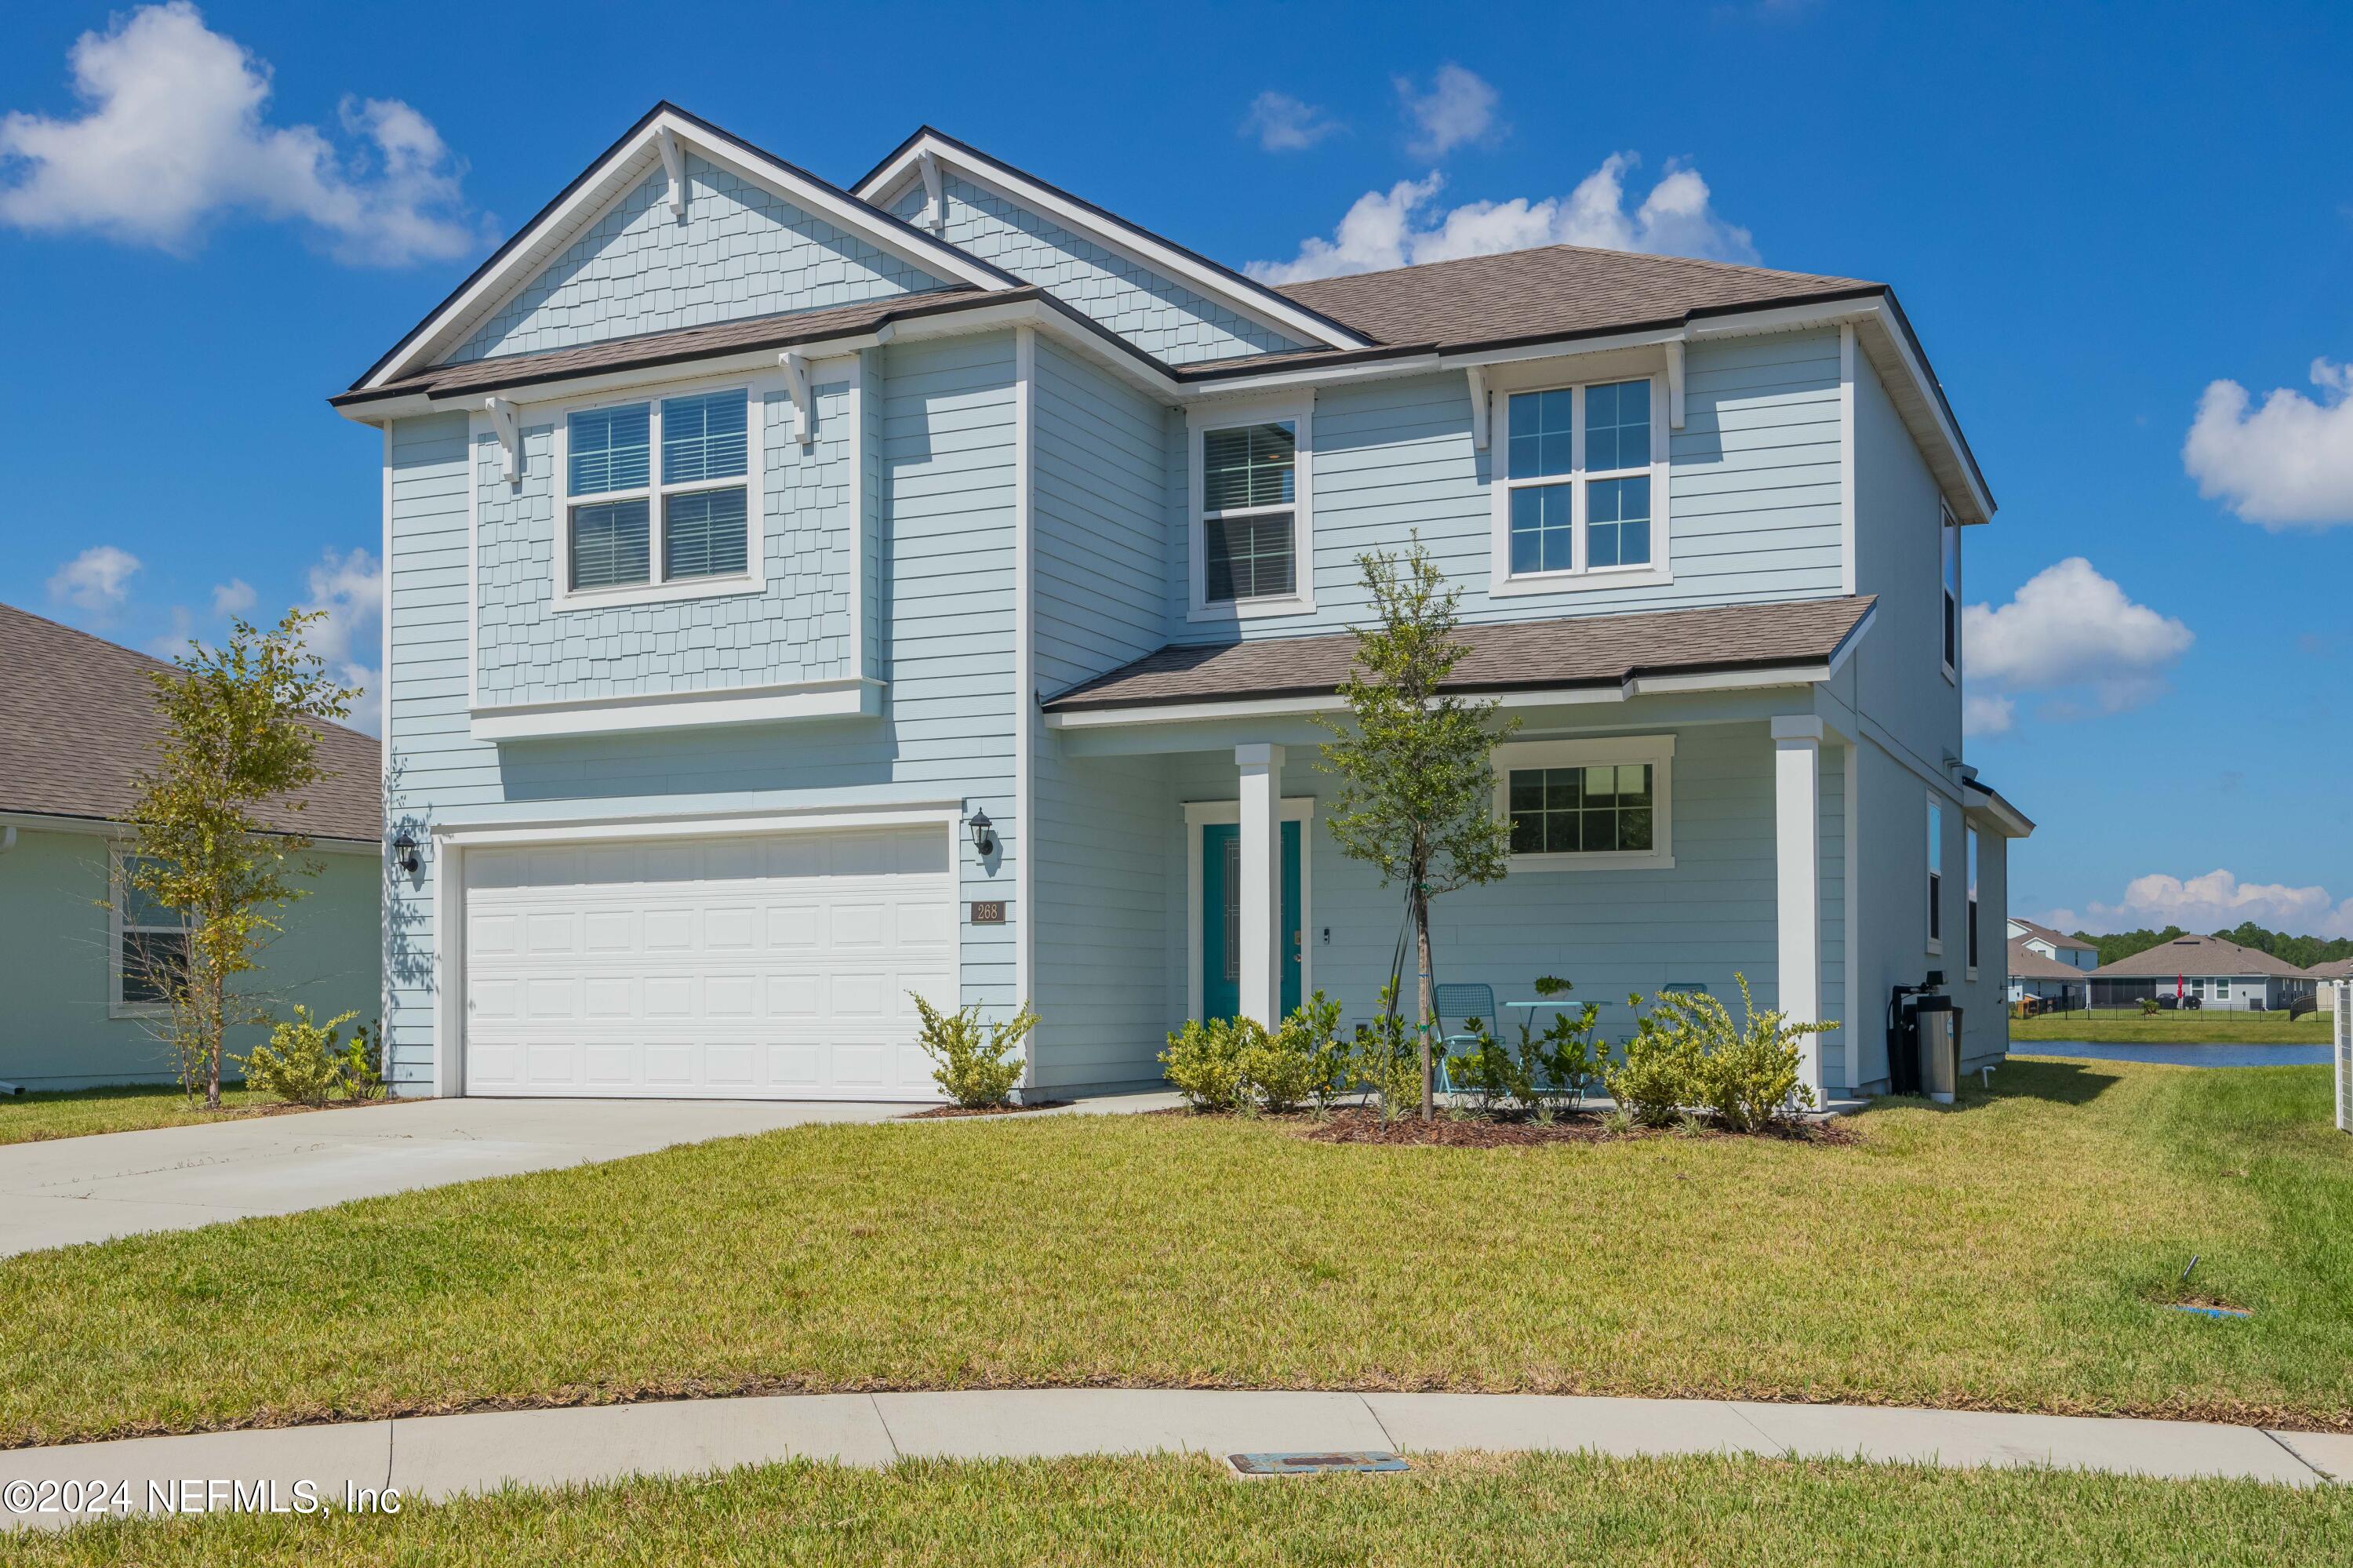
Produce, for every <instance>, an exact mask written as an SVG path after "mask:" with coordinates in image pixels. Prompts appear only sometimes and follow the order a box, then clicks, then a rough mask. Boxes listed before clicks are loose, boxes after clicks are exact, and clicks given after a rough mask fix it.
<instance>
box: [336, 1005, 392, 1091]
mask: <svg viewBox="0 0 2353 1568" xmlns="http://www.w3.org/2000/svg"><path fill="white" fill-rule="evenodd" d="M335 1066H336V1069H337V1071H338V1072H339V1073H340V1074H341V1075H342V1077H343V1097H344V1098H345V1099H347V1100H375V1099H382V1098H383V1097H384V1025H383V1024H382V1023H378V1024H377V1025H376V1026H375V1028H373V1029H371V1028H369V1027H368V1026H367V1025H366V1024H364V1023H362V1024H357V1025H354V1026H353V1029H352V1037H351V1040H350V1042H349V1043H348V1044H345V1045H344V1046H343V1055H342V1056H341V1057H339V1058H337V1060H336V1063H335Z"/></svg>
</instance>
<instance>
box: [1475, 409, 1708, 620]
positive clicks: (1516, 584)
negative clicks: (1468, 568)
mask: <svg viewBox="0 0 2353 1568" xmlns="http://www.w3.org/2000/svg"><path fill="white" fill-rule="evenodd" d="M1503 400H1504V407H1503V408H1502V409H1501V410H1500V413H1501V415H1502V423H1503V426H1504V430H1503V440H1502V441H1501V442H1500V443H1498V444H1499V445H1500V447H1501V448H1502V450H1501V451H1500V452H1499V453H1498V454H1497V466H1498V467H1499V468H1500V469H1501V470H1502V473H1501V476H1500V479H1499V482H1497V484H1496V486H1495V491H1496V494H1497V501H1496V505H1495V521H1494V527H1495V550H1494V555H1495V561H1494V577H1493V583H1494V589H1493V591H1496V592H1499V593H1507V594H1508V593H1533V592H1542V591H1546V590H1548V589H1558V588H1588V587H1590V588H1600V587H1604V586H1607V585H1609V584H1611V583H1620V584H1623V583H1625V582H1626V581H1627V580H1628V579H1629V578H1630V577H1639V578H1641V579H1642V580H1645V581H1649V580H1656V579H1657V578H1658V577H1661V576H1662V574H1663V573H1664V571H1665V569H1666V565H1667V562H1666V549H1665V545H1666V493H1667V478H1666V470H1667V460H1666V446H1665V440H1664V435H1665V432H1664V429H1663V426H1664V421H1663V420H1662V418H1660V415H1659V408H1658V383H1657V379H1656V378H1655V377H1652V376H1639V377H1635V378H1633V379H1630V380H1622V381H1594V382H1588V383H1584V384H1580V385H1576V386H1568V387H1536V388H1533V389H1531V390H1528V391H1525V392H1508V393H1505V394H1504V399H1503Z"/></svg>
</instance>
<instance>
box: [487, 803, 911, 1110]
mask: <svg viewBox="0 0 2353 1568" xmlns="http://www.w3.org/2000/svg"><path fill="white" fill-rule="evenodd" d="M950 842H951V841H950V838H949V835H948V831H947V830H946V828H945V827H944V826H932V827H923V828H898V827H892V828H878V829H857V830H849V831H828V832H782V833H767V834H760V835H755V836H744V837H733V838H712V839H689V840H663V841H649V842H596V843H586V844H578V845H548V846H540V845H533V846H532V847H528V848H512V849H510V848H490V847H487V846H485V847H480V848H474V849H470V850H469V851H468V852H467V853H466V854H465V857H464V873H463V875H464V881H465V887H466V896H465V912H466V916H465V924H466V959H465V971H466V1047H465V1083H466V1092H467V1093H468V1094H470V1095H573V1096H594V1095H604V1096H644V1097H690V1096H693V1097H711V1098H738V1099H743V1098H774V1099H929V1098H932V1097H935V1096H936V1094H937V1090H936V1088H935V1087H934V1085H933V1083H932V1081H931V1063H930V1062H929V1061H928V1060H927V1059H926V1058H925V1056H924V1055H923V1052H922V1050H921V1049H920V1048H918V1047H917V1046H916V1044H915V1022H916V1020H915V1010H914V1005H913V1002H911V1001H909V1000H908V993H909V992H910V991H915V992H919V993H921V994H922V995H923V998H924V1000H925V1001H930V1002H932V1003H934V1005H938V1006H943V1007H953V1006H954V1005H955V998H956V980H955V885H954V881H953V877H954V873H953V869H952V865H951V860H950Z"/></svg>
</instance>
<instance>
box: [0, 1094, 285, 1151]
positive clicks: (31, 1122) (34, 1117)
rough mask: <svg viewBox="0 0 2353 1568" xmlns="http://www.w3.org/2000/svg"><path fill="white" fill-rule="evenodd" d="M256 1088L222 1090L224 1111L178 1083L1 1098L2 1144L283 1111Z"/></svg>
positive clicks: (0, 1134)
mask: <svg viewBox="0 0 2353 1568" xmlns="http://www.w3.org/2000/svg"><path fill="white" fill-rule="evenodd" d="M283 1108H286V1107H280V1106H278V1105H277V1103H276V1102H275V1101H273V1100H271V1099H270V1098H269V1097H267V1096H266V1095H263V1094H262V1093H261V1092H260V1091H259V1090H256V1089H228V1088H225V1089H223V1090H221V1108H220V1109H218V1110H216V1111H208V1110H206V1109H205V1102H204V1101H203V1099H201V1098H197V1099H193V1100H192V1099H190V1098H189V1097H187V1096H186V1095H185V1094H184V1093H182V1092H181V1090H180V1086H178V1085H176V1084H133V1085H130V1086H119V1087H115V1088H106V1089H51V1090H42V1091H38V1092H36V1093H33V1094H26V1095H13V1096H10V1097H6V1098H5V1099H0V1143H37V1142H38V1141H40V1140H41V1139H45V1138H79V1137H80V1136H82V1134H84V1133H89V1132H132V1131H136V1130H138V1129H139V1128H150V1127H187V1126H190V1125H192V1124H194V1123H196V1122H203V1121H221V1120H225V1119H227V1118H230V1117H237V1116H254V1115H258V1114H260V1113H262V1112H265V1111H269V1110H274V1109H283Z"/></svg>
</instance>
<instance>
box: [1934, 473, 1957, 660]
mask: <svg viewBox="0 0 2353 1568" xmlns="http://www.w3.org/2000/svg"><path fill="white" fill-rule="evenodd" d="M1938 532H1939V534H1941V535H1943V537H1942V538H1941V539H1940V541H1939V547H1940V548H1941V549H1942V550H1943V552H1944V557H1945V567H1944V570H1945V673H1946V674H1947V675H1949V674H1952V673H1954V672H1955V671H1957V670H1958V669H1959V668H1960V667H1961V525H1960V524H1959V523H1957V521H1955V520H1954V517H1953V509H1952V508H1951V507H1949V506H1947V507H1945V508H1944V510H1943V516H1942V517H1941V519H1940V526H1939V528H1938Z"/></svg>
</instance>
